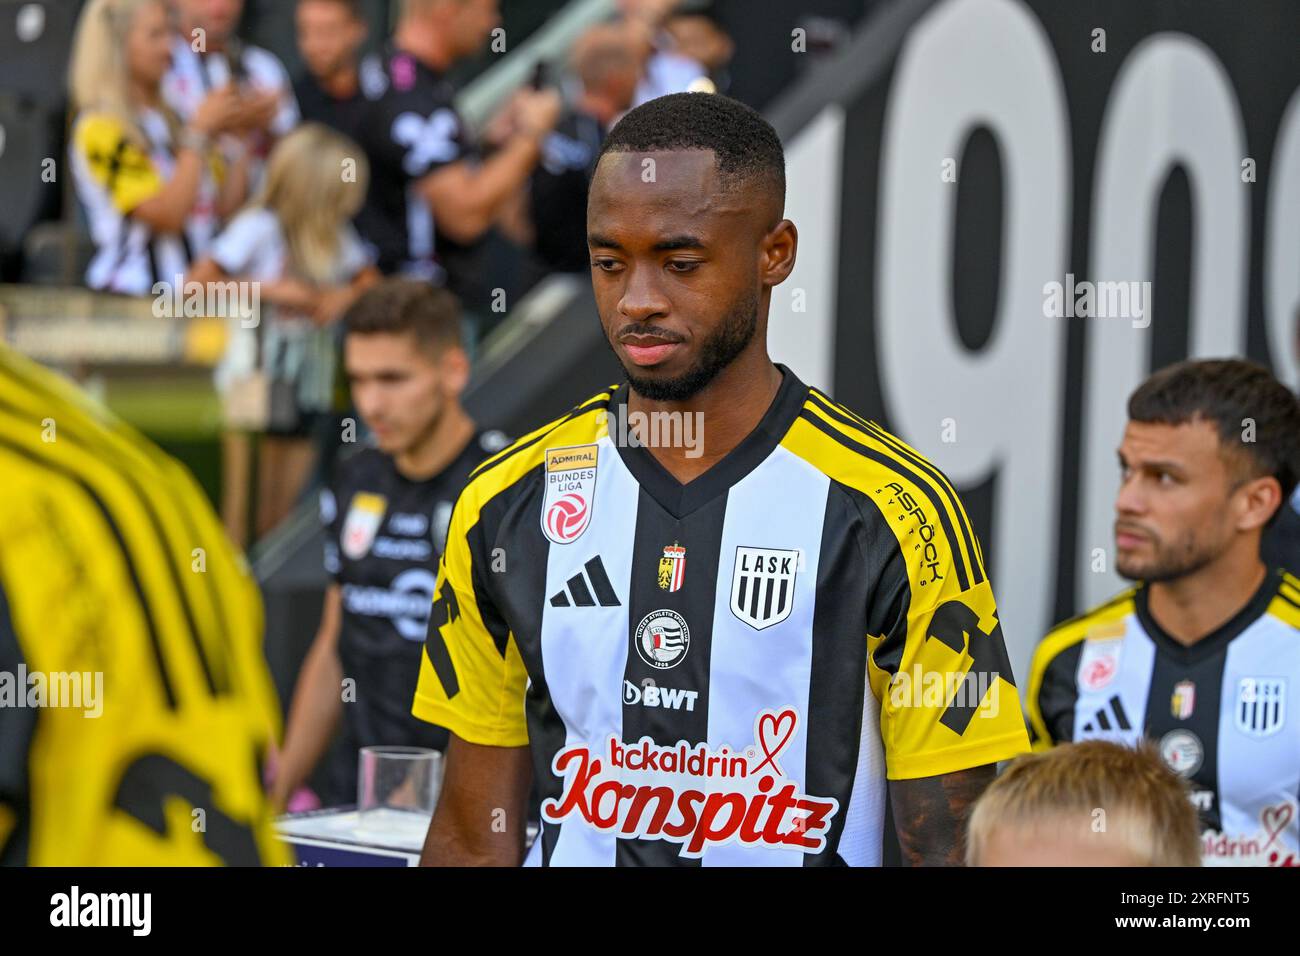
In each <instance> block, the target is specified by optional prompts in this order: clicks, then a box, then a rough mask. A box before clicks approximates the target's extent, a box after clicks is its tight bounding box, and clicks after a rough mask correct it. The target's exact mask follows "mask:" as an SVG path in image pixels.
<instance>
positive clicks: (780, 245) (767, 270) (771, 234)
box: [760, 219, 799, 286]
mask: <svg viewBox="0 0 1300 956" xmlns="http://www.w3.org/2000/svg"><path fill="white" fill-rule="evenodd" d="M798 249H799V230H797V229H796V228H795V227H794V223H792V222H791V221H790V220H789V219H782V220H781V221H780V222H778V223H777V224H776V225H775V226H773V227H772V228H771V229H770V230H768V233H767V235H766V236H764V237H763V245H762V251H761V253H760V254H761V256H762V259H761V260H760V265H761V269H762V279H763V284H764V285H769V286H772V285H780V284H781V283H782V282H784V281H785V280H786V279H787V278H788V277H789V275H790V273H791V272H793V271H794V261H795V254H796V253H797V252H798Z"/></svg>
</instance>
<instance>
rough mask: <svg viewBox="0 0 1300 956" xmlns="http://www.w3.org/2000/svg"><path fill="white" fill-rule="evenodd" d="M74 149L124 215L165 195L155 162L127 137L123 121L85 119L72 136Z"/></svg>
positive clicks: (102, 116)
mask: <svg viewBox="0 0 1300 956" xmlns="http://www.w3.org/2000/svg"><path fill="white" fill-rule="evenodd" d="M73 146H74V148H75V149H76V150H77V152H78V153H79V154H80V155H81V157H82V158H83V159H84V160H85V163H86V168H87V169H89V170H90V175H91V177H93V179H94V180H95V182H96V183H97V184H98V185H99V186H101V187H102V188H103V189H104V190H105V192H107V193H108V197H109V199H110V200H111V201H112V203H113V208H115V209H116V210H117V211H118V212H120V213H122V215H124V216H126V215H130V213H131V211H132V210H133V209H135V208H136V207H137V206H139V205H140V204H141V203H142V202H145V201H146V200H148V199H152V198H153V197H154V196H156V195H157V194H158V193H159V192H161V191H162V188H163V179H162V176H161V175H160V174H159V173H158V170H157V168H156V167H155V166H154V164H153V160H151V159H150V158H149V154H148V153H146V152H145V151H144V150H143V149H141V148H140V147H139V146H138V145H136V144H135V143H134V142H132V141H131V139H130V138H129V137H128V136H127V135H126V130H125V129H124V128H123V126H122V123H121V121H120V120H118V119H116V118H114V117H111V116H104V115H90V116H86V117H84V118H82V119H81V120H80V121H79V122H78V123H77V126H76V130H75V132H74V134H73Z"/></svg>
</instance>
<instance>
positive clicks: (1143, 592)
mask: <svg viewBox="0 0 1300 956" xmlns="http://www.w3.org/2000/svg"><path fill="white" fill-rule="evenodd" d="M1281 580H1282V577H1281V574H1280V573H1279V572H1278V571H1277V570H1276V569H1271V570H1270V571H1269V573H1268V574H1266V575H1264V582H1263V583H1262V584H1261V585H1260V586H1259V588H1258V589H1257V590H1256V591H1255V593H1254V595H1252V596H1251V599H1250V600H1249V601H1247V602H1246V606H1245V607H1243V608H1242V609H1241V610H1240V611H1238V612H1237V613H1236V614H1234V615H1233V616H1232V617H1230V618H1229V619H1228V620H1227V621H1225V622H1224V623H1223V624H1221V625H1220V626H1219V627H1217V628H1215V629H1214V630H1213V631H1211V632H1210V633H1209V634H1207V635H1205V637H1203V638H1201V639H1200V640H1199V641H1197V642H1196V643H1195V644H1190V645H1189V644H1183V643H1182V642H1181V641H1178V640H1176V639H1175V638H1174V637H1172V636H1171V635H1170V634H1169V632H1168V631H1166V630H1165V629H1164V628H1163V627H1161V626H1160V625H1159V624H1158V623H1157V622H1156V619H1155V618H1154V617H1152V615H1151V606H1150V601H1151V588H1150V586H1149V585H1147V584H1145V583H1144V584H1143V585H1142V587H1140V588H1139V589H1138V592H1137V594H1135V595H1134V596H1133V605H1134V607H1135V609H1136V611H1137V617H1138V620H1139V621H1141V622H1142V627H1143V629H1144V630H1145V631H1146V632H1147V634H1148V636H1150V638H1151V640H1152V641H1154V642H1155V644H1156V646H1157V647H1158V648H1160V650H1161V651H1163V652H1164V653H1166V654H1168V655H1170V656H1171V657H1173V658H1174V659H1175V660H1177V661H1180V662H1182V663H1184V664H1194V663H1196V662H1197V661H1202V660H1205V658H1207V657H1209V656H1211V655H1213V654H1216V653H1218V652H1219V651H1221V650H1223V649H1224V648H1225V647H1227V645H1228V644H1229V643H1230V642H1231V641H1232V639H1233V638H1235V637H1237V635H1239V634H1240V633H1241V632H1242V631H1244V630H1245V629H1246V628H1247V627H1249V626H1250V625H1251V623H1252V622H1253V621H1254V620H1255V619H1256V618H1258V617H1259V616H1260V615H1261V614H1263V613H1264V611H1265V610H1266V609H1267V608H1268V605H1269V602H1270V601H1272V600H1273V595H1274V594H1276V593H1277V588H1278V583H1279V582H1280V581H1281Z"/></svg>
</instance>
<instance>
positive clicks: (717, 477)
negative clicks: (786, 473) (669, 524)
mask: <svg viewBox="0 0 1300 956" xmlns="http://www.w3.org/2000/svg"><path fill="white" fill-rule="evenodd" d="M776 367H777V368H778V369H780V370H781V375H782V377H781V386H780V388H778V389H777V391H776V397H775V398H773V399H772V404H771V405H769V406H768V409H767V411H766V412H765V413H764V414H763V417H762V419H760V420H759V423H758V424H757V425H756V426H754V430H753V431H751V432H750V433H749V434H748V435H746V436H745V437H744V438H743V439H742V440H741V442H740V444H739V445H737V446H736V447H735V448H733V449H732V450H731V451H729V452H728V453H727V454H726V456H725V457H723V458H722V460H721V461H719V462H717V463H716V464H715V465H713V467H711V468H710V469H709V470H708V471H706V472H705V473H704V474H702V475H699V476H698V477H696V478H694V479H692V480H691V481H689V482H687V483H686V484H684V485H683V484H682V483H681V482H679V481H678V480H677V479H676V478H674V477H673V476H672V474H671V473H670V472H669V471H668V470H667V469H666V468H664V466H663V465H661V464H659V462H658V461H657V460H656V459H655V457H654V455H653V454H651V453H650V450H649V449H648V448H646V447H644V446H642V445H633V444H631V443H630V442H628V443H626V444H623V443H621V442H620V441H618V440H617V439H616V438H615V436H614V435H613V434H611V435H610V440H611V443H612V444H613V445H614V447H615V449H617V451H618V454H619V457H620V458H622V459H623V464H624V465H626V466H627V470H628V471H630V472H631V473H632V477H633V478H635V479H636V481H637V484H639V485H640V486H641V488H642V489H643V490H644V491H645V492H646V494H648V495H650V497H651V498H653V499H654V500H655V501H657V502H658V503H659V505H660V506H661V507H662V508H663V509H664V510H665V511H667V512H668V513H669V514H670V515H672V516H673V517H674V518H684V517H686V516H687V515H688V514H690V513H691V512H693V511H697V510H698V509H699V508H701V507H702V506H703V505H705V504H707V503H708V502H710V501H712V500H713V499H714V498H716V497H718V496H719V495H721V494H724V493H725V492H726V491H727V490H728V489H730V488H731V486H732V485H734V484H736V483H737V482H738V481H740V480H741V479H742V478H744V477H745V476H746V475H748V474H749V473H750V472H751V471H753V470H754V469H755V468H757V467H758V466H759V465H760V464H761V463H762V462H763V461H764V460H765V459H766V458H767V456H768V455H770V454H771V453H772V452H773V451H774V450H775V449H776V446H777V445H779V444H780V443H781V439H782V438H784V437H785V433H786V432H787V431H789V430H790V426H791V425H793V424H794V420H795V419H796V418H798V417H799V411H800V410H801V409H802V408H803V405H804V402H805V401H806V400H807V398H808V386H807V385H805V384H804V383H803V382H801V381H799V378H798V377H797V376H796V375H795V374H794V372H792V371H790V370H789V369H788V368H786V367H785V366H784V365H781V364H779V363H778V364H777V366H776ZM630 393H631V388H620V389H618V390H617V391H616V392H615V393H614V398H613V400H612V401H611V402H610V409H609V417H608V419H607V421H610V422H613V421H618V420H620V419H619V418H618V416H624V415H626V414H627V401H628V396H629V395H630ZM628 432H629V433H630V432H631V429H630V428H629V429H628Z"/></svg>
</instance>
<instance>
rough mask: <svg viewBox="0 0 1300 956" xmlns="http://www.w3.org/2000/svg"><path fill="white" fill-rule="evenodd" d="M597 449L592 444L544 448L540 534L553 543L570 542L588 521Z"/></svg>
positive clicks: (589, 519) (594, 496) (591, 505)
mask: <svg viewBox="0 0 1300 956" xmlns="http://www.w3.org/2000/svg"><path fill="white" fill-rule="evenodd" d="M598 450H599V449H598V448H597V447H596V446H595V445H571V446H569V447H567V448H548V449H546V498H545V500H544V501H543V502H542V534H544V535H546V537H547V538H548V539H549V540H550V541H552V542H554V543H555V544H572V543H573V542H574V541H577V540H578V538H579V537H581V536H582V532H584V531H586V530H587V525H589V524H591V511H592V508H593V507H594V506H595V503H596V452H597V451H598Z"/></svg>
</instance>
